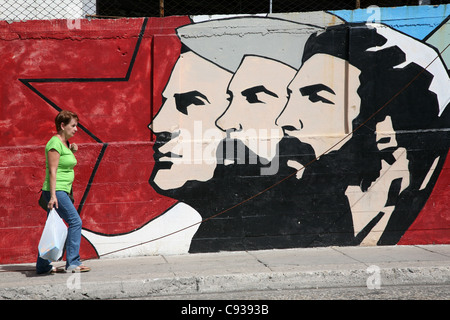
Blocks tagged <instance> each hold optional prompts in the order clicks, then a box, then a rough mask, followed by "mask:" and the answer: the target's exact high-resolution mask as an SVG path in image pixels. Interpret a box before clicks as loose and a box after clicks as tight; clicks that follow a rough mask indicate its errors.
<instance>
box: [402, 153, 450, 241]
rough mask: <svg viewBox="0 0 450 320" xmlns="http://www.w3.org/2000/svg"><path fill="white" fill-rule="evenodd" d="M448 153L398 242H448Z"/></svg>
mask: <svg viewBox="0 0 450 320" xmlns="http://www.w3.org/2000/svg"><path fill="white" fill-rule="evenodd" d="M449 203H450V155H447V159H446V161H445V164H444V166H443V168H442V171H441V174H440V175H439V178H438V180H437V182H436V185H435V187H434V189H433V192H432V193H431V195H430V197H429V198H428V201H427V203H426V204H425V206H424V208H423V209H422V211H421V212H420V214H419V216H418V217H417V218H416V220H415V221H414V222H413V224H412V225H411V227H410V228H409V229H408V231H406V233H405V234H404V235H403V237H402V239H400V241H399V243H398V244H404V245H410V244H448V243H450V215H449V211H448V204H449Z"/></svg>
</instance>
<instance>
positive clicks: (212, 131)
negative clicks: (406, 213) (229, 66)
mask: <svg viewBox="0 0 450 320" xmlns="http://www.w3.org/2000/svg"><path fill="white" fill-rule="evenodd" d="M231 75H232V74H231V73H230V72H228V71H226V70H224V69H221V68H220V67H218V66H217V65H215V64H213V63H211V62H209V61H207V60H205V59H203V58H201V57H199V56H198V55H196V54H195V53H193V52H186V53H183V54H181V55H180V58H179V59H178V61H177V63H176V65H175V67H174V69H173V70H172V74H171V76H170V79H169V81H168V83H167V86H166V88H165V90H164V92H163V105H162V106H161V109H160V110H159V112H158V114H157V115H156V116H155V118H154V119H153V121H152V123H151V124H150V126H149V127H150V129H151V130H152V132H153V133H154V134H155V135H156V137H157V140H156V143H155V147H154V150H155V154H154V158H155V167H154V169H153V174H152V179H153V180H152V182H153V183H154V184H155V185H156V186H157V187H159V188H160V189H162V190H170V189H176V188H180V187H182V186H183V185H184V184H185V183H186V182H187V181H207V180H209V179H211V178H212V176H213V173H214V169H215V168H216V166H217V160H216V150H217V146H218V145H219V143H220V141H221V140H222V139H223V138H224V137H225V134H224V132H222V131H221V130H220V129H218V128H217V127H216V126H215V121H216V119H217V118H218V117H219V116H220V115H221V114H222V113H223V112H224V110H225V109H226V107H227V105H228V100H227V97H228V96H227V93H226V87H227V85H228V82H229V81H230V79H231Z"/></svg>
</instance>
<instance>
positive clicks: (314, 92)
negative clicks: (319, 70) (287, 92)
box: [299, 84, 336, 104]
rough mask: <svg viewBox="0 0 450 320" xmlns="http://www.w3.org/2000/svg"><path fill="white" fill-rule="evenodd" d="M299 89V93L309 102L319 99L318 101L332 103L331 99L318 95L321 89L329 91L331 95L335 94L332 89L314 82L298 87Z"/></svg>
mask: <svg viewBox="0 0 450 320" xmlns="http://www.w3.org/2000/svg"><path fill="white" fill-rule="evenodd" d="M299 90H300V93H301V94H302V96H307V97H308V99H309V101H311V102H319V101H320V102H323V103H326V104H334V102H333V101H331V100H328V99H327V98H325V97H323V96H322V95H320V93H321V92H322V91H325V92H329V93H331V94H333V95H336V94H335V92H334V91H333V89H331V88H329V87H327V86H326V85H323V84H314V85H311V86H307V87H303V88H300V89H299Z"/></svg>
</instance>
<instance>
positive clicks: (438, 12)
mask: <svg viewBox="0 0 450 320" xmlns="http://www.w3.org/2000/svg"><path fill="white" fill-rule="evenodd" d="M329 12H330V13H333V14H335V15H336V16H338V17H340V18H342V19H343V20H345V21H347V22H365V21H369V22H381V23H384V24H386V25H388V26H390V27H392V28H394V29H397V30H399V31H401V32H403V33H406V34H408V35H410V36H412V37H414V38H416V39H419V40H422V39H423V38H425V37H426V36H427V35H428V34H429V33H430V32H432V31H433V30H434V29H435V28H436V27H437V26H439V24H441V23H442V21H443V20H444V19H445V18H447V17H448V16H449V15H450V5H447V4H444V5H440V6H408V7H395V8H375V9H373V8H366V9H356V10H333V11H329Z"/></svg>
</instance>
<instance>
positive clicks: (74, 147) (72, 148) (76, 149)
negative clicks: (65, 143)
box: [70, 143, 78, 153]
mask: <svg viewBox="0 0 450 320" xmlns="http://www.w3.org/2000/svg"><path fill="white" fill-rule="evenodd" d="M70 150H72V153H75V152H77V151H78V145H77V144H76V143H72V144H70Z"/></svg>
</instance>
